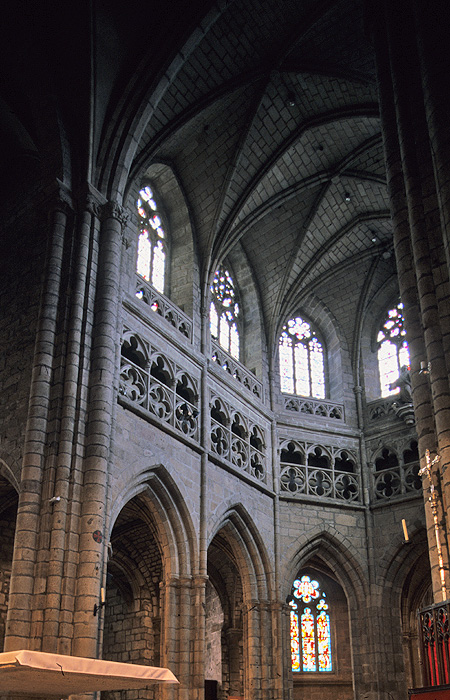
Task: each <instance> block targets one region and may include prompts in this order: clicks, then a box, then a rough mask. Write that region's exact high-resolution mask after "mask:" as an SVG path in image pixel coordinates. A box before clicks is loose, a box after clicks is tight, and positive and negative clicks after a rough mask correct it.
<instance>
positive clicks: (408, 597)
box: [401, 552, 433, 688]
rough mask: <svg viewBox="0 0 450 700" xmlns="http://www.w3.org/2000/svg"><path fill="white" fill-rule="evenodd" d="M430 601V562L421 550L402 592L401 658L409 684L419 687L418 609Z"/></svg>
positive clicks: (410, 686) (420, 675) (431, 600)
mask: <svg viewBox="0 0 450 700" xmlns="http://www.w3.org/2000/svg"><path fill="white" fill-rule="evenodd" d="M432 604H433V590H432V584H431V576H430V562H429V558H428V554H427V552H423V553H422V555H421V556H420V557H419V559H418V560H416V562H415V563H414V565H413V566H412V568H411V569H410V571H409V573H408V575H407V577H406V579H405V583H404V584H403V588H402V594H401V616H402V617H401V623H402V636H403V660H404V664H405V675H406V681H407V686H408V688H419V687H420V686H421V685H422V683H423V678H422V671H421V669H422V663H421V660H420V656H419V628H418V617H417V613H418V611H419V610H422V609H423V608H426V607H427V606H428V605H432Z"/></svg>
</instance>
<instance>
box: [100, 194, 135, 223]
mask: <svg viewBox="0 0 450 700" xmlns="http://www.w3.org/2000/svg"><path fill="white" fill-rule="evenodd" d="M100 210H101V211H100V218H101V219H102V221H105V219H115V220H116V221H118V222H119V223H120V225H121V226H122V228H124V227H125V226H126V224H127V222H128V214H127V212H126V211H125V208H124V207H122V205H120V204H119V203H118V202H114V201H113V200H110V201H109V202H106V203H105V204H104V205H103V206H101V207H100Z"/></svg>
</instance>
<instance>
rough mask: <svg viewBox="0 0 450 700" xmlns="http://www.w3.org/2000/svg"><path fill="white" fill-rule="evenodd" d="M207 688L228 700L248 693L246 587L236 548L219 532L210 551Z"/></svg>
mask: <svg viewBox="0 0 450 700" xmlns="http://www.w3.org/2000/svg"><path fill="white" fill-rule="evenodd" d="M208 576H209V583H208V586H207V589H206V640H207V641H206V659H205V681H206V683H205V689H206V691H207V693H208V694H209V695H208V697H209V698H211V700H212V699H213V698H216V699H217V700H226V699H227V698H228V697H241V696H243V694H244V653H243V635H244V633H243V618H242V609H243V589H242V580H241V576H240V574H239V570H238V565H237V562H236V559H235V556H234V554H233V551H232V548H231V546H230V544H229V542H228V541H227V539H226V538H225V537H224V536H223V534H220V533H219V534H218V535H216V536H215V538H214V540H213V541H212V543H211V545H210V547H209V550H208Z"/></svg>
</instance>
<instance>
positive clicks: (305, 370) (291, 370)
mask: <svg viewBox="0 0 450 700" xmlns="http://www.w3.org/2000/svg"><path fill="white" fill-rule="evenodd" d="M278 347H279V355H280V379H281V391H283V392H284V393H286V394H300V395H301V396H313V397H314V398H317V399H324V398H325V371H324V353H323V347H322V344H321V343H320V341H319V340H318V338H317V334H316V332H315V331H314V330H313V329H312V328H311V326H310V324H309V323H307V322H306V321H304V320H303V319H301V318H300V317H299V316H297V317H296V318H291V319H290V320H289V321H288V322H287V323H286V325H285V326H283V331H282V333H281V336H280V341H279V346H278Z"/></svg>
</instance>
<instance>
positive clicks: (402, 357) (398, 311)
mask: <svg viewBox="0 0 450 700" xmlns="http://www.w3.org/2000/svg"><path fill="white" fill-rule="evenodd" d="M377 344H378V371H379V374H380V385H381V396H382V397H383V398H385V397H387V396H391V395H393V394H398V393H399V391H400V389H399V388H398V387H397V388H392V389H391V388H390V386H391V384H393V383H394V382H395V381H396V380H397V379H398V377H399V375H400V370H401V368H402V367H408V368H409V349H408V343H407V341H406V330H405V324H404V319H403V304H402V302H399V303H398V304H397V305H396V306H394V307H393V308H392V309H389V311H388V312H387V314H386V317H385V320H384V322H383V325H382V326H381V328H380V330H379V332H378V336H377Z"/></svg>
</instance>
